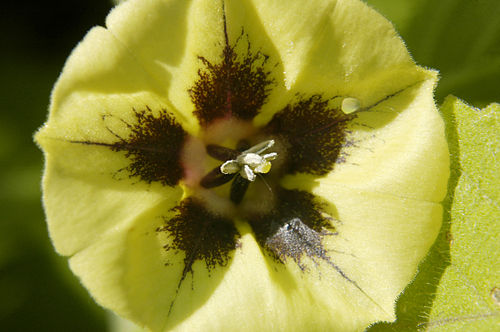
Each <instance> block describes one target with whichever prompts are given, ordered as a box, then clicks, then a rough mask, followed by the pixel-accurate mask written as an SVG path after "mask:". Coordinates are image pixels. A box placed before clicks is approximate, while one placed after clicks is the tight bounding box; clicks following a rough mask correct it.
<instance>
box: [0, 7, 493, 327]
mask: <svg viewBox="0 0 500 332" xmlns="http://www.w3.org/2000/svg"><path fill="white" fill-rule="evenodd" d="M367 2H368V3H370V4H371V5H373V6H375V7H377V8H378V9H380V10H381V12H382V13H384V14H385V15H386V16H387V17H389V18H390V19H391V20H392V21H393V22H394V23H395V24H396V26H397V29H398V30H399V32H400V33H401V34H402V36H403V38H404V39H405V40H406V43H407V45H408V48H409V49H410V51H411V53H412V54H413V56H414V58H415V60H416V61H417V62H418V63H420V64H422V65H425V66H428V67H433V68H437V69H440V71H441V77H442V79H441V85H440V87H438V90H437V100H438V102H439V103H440V102H442V100H443V98H444V97H445V96H446V95H448V94H449V93H453V94H455V95H457V96H459V97H461V98H463V99H465V100H466V101H467V102H469V103H473V104H475V105H478V106H484V105H486V104H488V103H490V102H493V101H495V100H496V101H500V90H499V89H498V88H499V83H498V78H499V77H500V74H499V73H500V61H499V59H500V39H499V37H498V36H500V33H498V32H499V31H500V25H499V24H497V23H496V22H499V20H498V17H500V5H499V4H500V2H499V1H498V0H491V1H490V0H453V1H450V0H446V1H444V0H443V1H434V0H405V1H401V0H369V1H367ZM414 4H419V6H418V7H415V8H417V9H415V10H414V9H412V8H410V7H411V6H413V5H414ZM1 6H2V7H1V8H0V45H1V50H0V60H1V61H0V63H1V64H2V67H1V68H2V71H1V73H0V88H1V90H0V171H1V172H0V207H1V209H0V330H1V331H9V332H16V331H22V332H29V331H38V332H43V331H50V332H58V331H76V332H77V331H92V332H94V331H95V332H99V331H106V330H108V324H107V322H106V317H107V316H106V315H107V314H106V313H105V312H104V310H102V309H101V308H99V307H98V306H97V305H96V304H95V303H94V302H93V300H92V299H91V298H90V297H89V296H88V294H87V292H86V291H85V290H84V289H83V288H82V287H81V286H80V285H79V283H78V280H77V279H76V278H75V277H74V276H73V275H72V274H71V272H69V269H68V267H67V262H66V259H64V258H61V257H59V256H58V255H57V254H56V253H55V252H54V250H53V248H52V245H51V243H50V240H49V238H48V234H47V230H46V225H45V221H44V219H45V218H44V215H43V210H42V206H41V201H40V196H41V192H40V184H39V183H40V177H41V173H42V168H43V156H42V153H41V152H40V151H39V149H38V148H37V147H36V145H35V144H34V143H33V140H32V135H33V133H34V132H35V131H36V129H37V128H38V127H39V126H40V125H41V124H42V123H43V122H44V121H45V118H46V114H47V107H48V103H49V95H50V91H51V89H52V86H53V84H54V82H55V81H56V79H57V76H58V75H59V72H60V70H61V69H62V66H63V64H64V61H65V59H66V58H67V56H68V55H69V53H70V52H71V50H72V49H73V47H74V46H75V45H76V44H77V42H78V41H80V40H81V39H82V38H83V36H84V35H85V33H86V31H88V30H89V29H90V28H91V27H92V26H94V25H103V24H104V19H105V17H106V14H107V13H108V11H109V10H110V8H111V7H112V4H111V2H110V1H108V0H46V1H33V0H30V1H23V2H21V1H17V2H13V3H12V4H10V5H9V6H10V7H7V5H6V4H5V2H3V3H2V5H1ZM450 12H451V13H452V14H453V15H452V16H453V17H455V19H452V20H449V15H447V14H449V13H450ZM490 18H491V19H490ZM457 20H458V21H460V22H461V24H460V25H457V24H455V23H456V21H457ZM484 31H487V33H489V34H490V35H488V36H482V35H481V34H482V33H483V32H484ZM485 43H487V44H485ZM478 47H482V49H479V48H478ZM478 50H479V51H480V52H479V51H478ZM497 64H498V65H497ZM483 67H484V68H487V70H486V71H485V72H481V71H480V69H481V68H483ZM443 241H444V240H443ZM438 242H439V241H438ZM424 279H425V280H422V283H423V284H425V283H427V282H428V280H427V278H424ZM424 296H426V295H425V294H424ZM426 299H427V300H426ZM429 299H430V298H428V297H427V296H426V297H425V299H424V300H422V301H421V302H422V306H425V305H429V304H428V303H427V302H428V300H429ZM402 310H404V307H403V306H402V305H400V306H399V309H398V312H399V314H402V312H401V311H402Z"/></svg>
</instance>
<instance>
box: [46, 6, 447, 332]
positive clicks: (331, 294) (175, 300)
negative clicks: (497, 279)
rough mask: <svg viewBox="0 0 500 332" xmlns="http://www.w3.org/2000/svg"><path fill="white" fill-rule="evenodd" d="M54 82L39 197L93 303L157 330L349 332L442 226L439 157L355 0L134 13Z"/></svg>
mask: <svg viewBox="0 0 500 332" xmlns="http://www.w3.org/2000/svg"><path fill="white" fill-rule="evenodd" d="M106 26H107V28H101V27H96V28H94V29H92V30H91V31H90V32H89V33H88V34H87V36H86V37H85V39H84V40H83V41H82V42H81V43H80V44H79V45H78V46H77V47H76V49H75V50H74V51H73V53H72V55H71V56H70V58H69V59H68V61H67V63H66V65H65V67H64V70H63V72H62V74H61V76H60V78H59V80H58V82H57V84H56V86H55V88H54V91H53V94H52V102H51V108H50V115H49V119H48V121H47V123H46V124H45V125H44V126H43V127H42V128H41V129H40V131H39V132H38V133H37V134H36V141H37V142H38V143H39V144H40V146H41V147H42V148H43V150H44V152H45V157H46V169H45V175H44V180H43V187H44V204H45V210H46V214H47V219H48V225H49V230H50V235H51V237H52V240H53V243H54V245H55V247H56V250H57V251H58V252H59V253H60V254H62V255H65V256H68V257H69V262H70V266H71V269H72V270H73V271H74V273H75V274H76V275H78V276H79V277H80V279H81V281H82V283H83V285H84V286H85V287H87V289H88V290H89V291H90V293H91V294H92V295H93V296H94V298H95V299H96V301H97V302H98V303H99V304H101V305H102V306H104V307H106V308H109V309H111V310H113V311H115V312H116V313H118V314H119V315H121V316H122V317H125V318H127V319H130V320H132V321H134V322H135V323H137V324H138V325H141V326H144V327H147V328H149V329H151V330H153V331H164V330H170V329H178V330H192V331H221V330H226V331H233V330H235V331H259V330H262V331H280V330H283V331H306V330H307V331H357V330H362V329H363V328H365V327H366V326H367V325H368V324H370V323H372V322H375V321H378V320H394V319H395V316H394V302H395V299H396V298H397V296H398V295H399V294H400V293H401V291H402V290H403V289H404V287H405V286H406V285H407V284H408V283H409V282H410V281H411V279H412V278H413V276H414V274H415V272H416V269H417V265H418V263H419V262H420V260H421V259H422V258H423V257H424V256H425V254H426V252H427V250H428V248H429V247H430V245H431V244H432V242H433V241H434V239H435V237H436V235H437V232H438V230H439V227H440V225H441V213H442V211H441V210H442V208H441V205H440V201H441V200H442V199H443V198H444V195H445V192H446V182H447V179H448V150H447V145H446V141H445V138H444V129H443V123H442V120H441V118H440V116H439V114H438V113H437V110H436V108H435V105H434V102H433V98H432V93H433V89H434V85H435V82H436V73H435V72H433V71H430V70H425V69H423V68H420V67H418V66H417V65H415V63H414V62H413V61H412V59H411V58H410V56H409V54H408V52H407V51H406V49H405V47H404V44H403V42H402V41H401V40H400V38H399V37H398V36H397V34H396V33H395V31H394V29H393V28H392V26H391V24H390V23H389V22H387V21H386V20H385V19H384V18H383V17H381V16H380V15H379V14H377V13H376V12H374V11H373V10H372V9H370V8H368V7H367V6H366V5H364V4H363V3H362V2H360V1H357V0H338V1H334V0H326V1H325V0H322V1H320V0H316V1H308V2H307V3H306V2H304V1H302V0H300V1H299V0H293V1H292V0H290V1H271V0H253V1H252V0H245V1H242V0H240V1H235V0H226V1H224V2H222V1H214V0H197V1H195V0H193V1H185V0H169V1H160V0H148V1H146V0H129V1H126V2H124V3H122V4H121V5H119V6H117V7H116V8H115V9H114V10H113V11H112V12H111V14H110V15H109V16H108V18H107V20H106Z"/></svg>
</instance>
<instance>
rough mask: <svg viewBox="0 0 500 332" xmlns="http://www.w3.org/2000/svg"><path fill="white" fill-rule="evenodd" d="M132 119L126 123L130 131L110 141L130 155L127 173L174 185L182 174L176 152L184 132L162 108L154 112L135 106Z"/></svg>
mask: <svg viewBox="0 0 500 332" xmlns="http://www.w3.org/2000/svg"><path fill="white" fill-rule="evenodd" d="M134 115H135V119H136V123H134V124H128V123H127V126H128V127H129V128H130V130H131V133H130V135H129V136H128V137H127V138H121V137H119V136H117V135H115V136H117V137H118V138H119V141H118V142H116V143H113V144H106V146H109V147H110V148H111V149H112V150H113V151H124V152H125V156H126V157H127V158H128V159H130V165H129V166H128V167H127V168H126V170H127V171H128V172H129V175H130V177H139V178H140V179H141V180H142V181H145V182H147V183H151V182H159V183H161V184H163V185H168V186H175V185H176V184H177V183H178V182H179V180H180V179H181V178H182V177H183V168H182V165H181V161H180V154H181V150H182V147H183V145H184V142H185V140H186V138H187V133H186V132H185V131H184V129H182V126H181V125H180V124H178V123H177V122H176V121H175V119H174V117H173V116H172V115H171V114H169V113H168V112H167V111H166V110H161V111H160V112H159V113H158V115H154V114H153V112H152V111H151V109H150V108H149V107H146V109H145V110H139V111H138V110H135V109H134Z"/></svg>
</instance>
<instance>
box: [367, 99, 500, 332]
mask: <svg viewBox="0 0 500 332" xmlns="http://www.w3.org/2000/svg"><path fill="white" fill-rule="evenodd" d="M499 109H500V106H499V104H491V105H490V106H488V107H487V108H485V109H483V110H479V109H475V108H472V107H469V106H468V105H466V104H465V103H463V102H462V101H460V100H458V99H457V98H455V97H451V96H450V97H448V98H447V99H446V100H445V102H444V104H443V105H442V108H441V112H442V114H443V116H444V118H445V121H446V124H447V138H448V142H449V148H450V154H451V168H452V169H451V177H450V182H449V184H448V197H447V199H446V200H445V202H444V203H443V205H444V207H445V212H444V214H445V215H444V220H445V222H444V225H443V227H442V229H441V232H440V234H439V236H438V240H437V241H436V243H435V244H434V247H433V248H432V250H431V252H430V254H429V256H428V257H427V259H426V261H425V262H423V263H422V264H421V265H420V267H419V270H420V272H419V274H418V275H417V277H416V279H415V280H414V282H413V283H412V284H411V285H410V286H409V287H408V288H407V289H406V290H405V292H404V294H403V295H402V296H401V297H400V299H399V301H398V304H397V316H398V319H397V321H396V322H395V323H392V324H389V323H379V324H376V325H375V326H372V327H371V328H370V329H369V331H370V332H374V331H419V330H422V329H425V330H431V329H432V330H433V331H435V330H437V331H458V330H460V331H462V330H463V331H492V330H494V329H495V326H498V325H497V324H499V323H500V310H499V309H500V306H499V303H498V288H499V284H500V281H499V280H498V263H499V262H498V255H495V253H496V252H498V251H499V243H500V236H499V234H500V233H499V232H498V226H496V225H495V224H496V223H497V221H498V220H499V219H500V218H499V204H498V201H499V192H500V190H499V180H498V169H497V167H496V165H498V161H497V160H496V156H497V155H498V153H499V140H498V131H499V128H498V127H499V125H498V112H499ZM495 294H496V295H495ZM495 298H496V299H495Z"/></svg>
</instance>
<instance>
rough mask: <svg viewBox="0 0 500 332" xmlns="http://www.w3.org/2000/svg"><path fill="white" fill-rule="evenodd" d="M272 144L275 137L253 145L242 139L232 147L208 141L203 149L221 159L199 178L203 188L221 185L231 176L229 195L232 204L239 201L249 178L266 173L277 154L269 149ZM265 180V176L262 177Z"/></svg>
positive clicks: (252, 180) (252, 179)
mask: <svg viewBox="0 0 500 332" xmlns="http://www.w3.org/2000/svg"><path fill="white" fill-rule="evenodd" d="M272 146H274V140H272V139H271V140H266V141H263V142H261V143H259V144H256V145H254V146H251V147H250V146H249V144H248V142H247V141H245V140H241V141H240V142H239V143H238V144H237V147H236V149H235V150H233V149H230V148H227V147H223V146H220V145H216V144H209V145H207V146H206V150H207V153H208V155H209V156H211V157H212V158H214V159H217V160H220V161H223V163H222V164H221V165H220V166H218V167H216V168H214V169H213V170H211V171H210V172H208V174H206V175H205V176H204V177H203V178H202V179H201V181H200V185H201V186H202V187H203V188H206V189H209V188H214V187H218V186H221V185H223V184H225V183H227V182H229V181H231V180H233V179H234V181H233V182H232V184H231V189H230V192H229V196H230V199H231V201H232V202H233V203H234V204H239V203H240V202H241V201H242V199H243V197H244V196H245V193H246V191H247V189H248V186H249V185H250V183H251V182H254V181H255V179H256V178H257V176H261V177H262V174H266V173H269V171H270V170H271V166H272V164H271V161H272V160H275V159H276V158H277V157H278V153H277V152H269V149H270V148H271V147H272ZM262 180H263V181H264V182H265V180H264V179H263V178H262Z"/></svg>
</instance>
